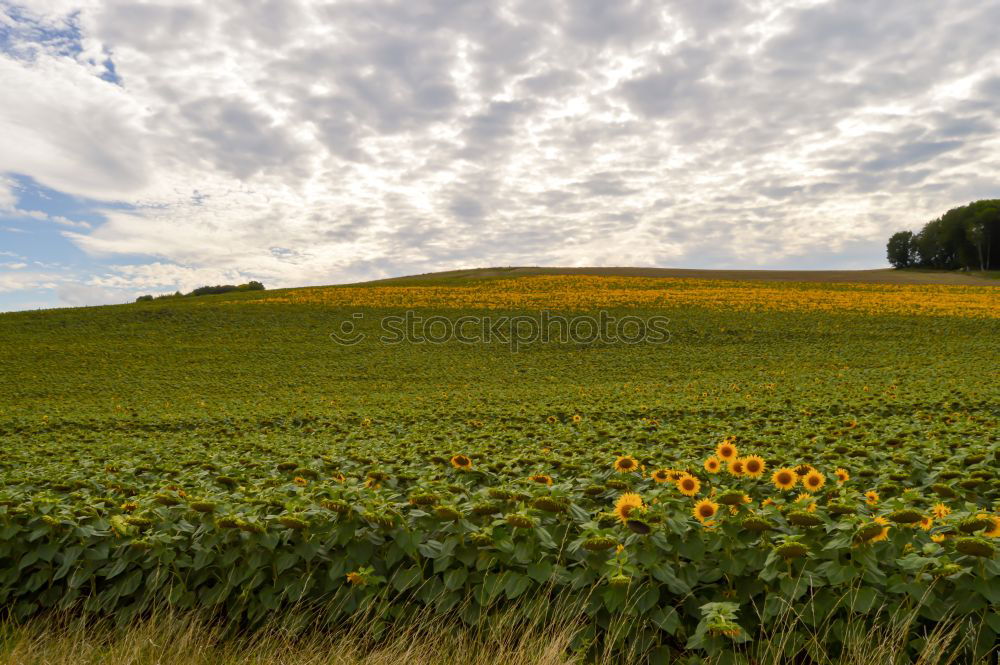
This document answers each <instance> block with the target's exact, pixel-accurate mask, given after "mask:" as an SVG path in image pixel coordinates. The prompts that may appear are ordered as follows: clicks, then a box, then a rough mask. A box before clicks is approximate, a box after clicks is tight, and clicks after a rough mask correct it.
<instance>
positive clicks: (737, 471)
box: [727, 458, 746, 476]
mask: <svg viewBox="0 0 1000 665" xmlns="http://www.w3.org/2000/svg"><path fill="white" fill-rule="evenodd" d="M727 470H728V471H729V473H731V474H732V475H734V476H742V475H743V474H744V472H745V471H746V469H745V468H744V464H743V460H741V459H739V458H737V459H733V460H730V461H729V466H728V468H727Z"/></svg>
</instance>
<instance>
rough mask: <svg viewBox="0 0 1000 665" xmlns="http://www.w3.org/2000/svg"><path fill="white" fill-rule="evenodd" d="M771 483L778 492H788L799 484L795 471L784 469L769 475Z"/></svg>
mask: <svg viewBox="0 0 1000 665" xmlns="http://www.w3.org/2000/svg"><path fill="white" fill-rule="evenodd" d="M771 482H772V483H774V486H775V487H777V488H778V489H779V490H790V489H792V488H793V487H795V484H796V483H797V482H799V477H798V476H797V475H795V469H789V468H787V467H785V468H781V469H778V470H777V471H775V472H774V473H772V474H771Z"/></svg>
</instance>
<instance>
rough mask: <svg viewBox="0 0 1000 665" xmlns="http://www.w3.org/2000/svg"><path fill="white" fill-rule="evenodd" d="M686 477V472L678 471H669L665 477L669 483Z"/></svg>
mask: <svg viewBox="0 0 1000 665" xmlns="http://www.w3.org/2000/svg"><path fill="white" fill-rule="evenodd" d="M686 475H688V472H687V471H678V470H677V469H670V471H668V472H667V477H668V478H669V479H670V482H672V483H676V482H677V481H678V480H680V479H681V478H683V477H684V476H686Z"/></svg>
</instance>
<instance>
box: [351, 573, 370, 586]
mask: <svg viewBox="0 0 1000 665" xmlns="http://www.w3.org/2000/svg"><path fill="white" fill-rule="evenodd" d="M346 577H347V581H348V582H349V583H350V584H351V585H352V586H364V585H365V584H366V583H367V582H368V580H367V578H366V576H365V575H364V573H347V575H346Z"/></svg>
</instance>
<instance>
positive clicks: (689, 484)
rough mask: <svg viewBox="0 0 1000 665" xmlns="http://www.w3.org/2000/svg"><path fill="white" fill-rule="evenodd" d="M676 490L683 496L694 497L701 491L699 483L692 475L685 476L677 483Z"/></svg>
mask: <svg viewBox="0 0 1000 665" xmlns="http://www.w3.org/2000/svg"><path fill="white" fill-rule="evenodd" d="M677 489H678V490H680V493H681V494H683V495H684V496H694V495H695V494H697V493H698V490H700V489H701V481H700V480H698V479H697V478H695V477H694V476H692V475H688V474H685V475H684V476H682V477H681V479H680V480H678V481H677Z"/></svg>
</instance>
